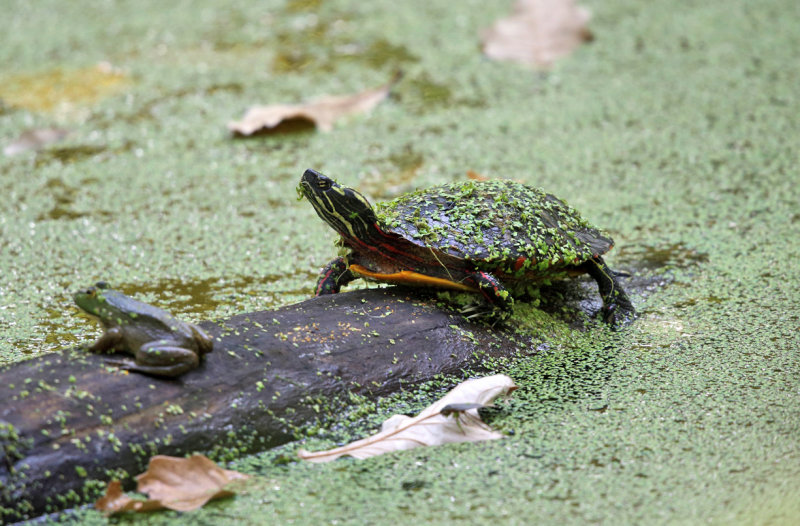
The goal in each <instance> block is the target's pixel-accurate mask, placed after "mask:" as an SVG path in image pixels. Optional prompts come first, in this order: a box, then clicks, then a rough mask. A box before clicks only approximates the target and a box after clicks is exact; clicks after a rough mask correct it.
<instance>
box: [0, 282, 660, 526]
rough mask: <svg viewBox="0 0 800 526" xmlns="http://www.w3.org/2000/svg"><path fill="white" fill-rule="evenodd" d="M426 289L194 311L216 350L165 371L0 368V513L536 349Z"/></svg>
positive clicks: (88, 363) (580, 310) (575, 300)
mask: <svg viewBox="0 0 800 526" xmlns="http://www.w3.org/2000/svg"><path fill="white" fill-rule="evenodd" d="M564 283H565V284H564V285H555V286H553V287H550V288H548V289H547V290H548V291H549V292H548V294H547V295H545V300H544V302H543V303H544V307H545V310H551V311H552V312H558V313H559V314H558V315H559V316H564V312H565V307H566V311H568V312H572V313H573V316H572V324H573V326H574V327H575V328H578V329H581V328H583V323H584V322H585V320H586V319H587V317H592V316H594V315H595V314H596V312H597V311H598V310H599V308H600V306H601V304H600V301H599V298H598V297H597V288H596V285H595V284H594V283H593V282H591V281H589V280H586V279H584V280H583V281H581V280H572V281H568V282H564ZM661 284H663V282H662V281H661V280H660V278H658V277H651V278H633V279H631V280H630V282H629V283H628V284H627V285H626V288H627V290H628V292H629V294H631V293H632V297H634V298H636V297H639V298H641V296H642V295H643V294H647V290H653V289H654V288H655V287H657V286H659V285H661ZM425 297H426V296H425V295H424V293H421V292H420V291H414V290H410V289H403V288H399V287H390V288H377V289H369V290H360V291H354V292H348V293H341V294H336V295H331V296H322V297H318V298H312V299H309V300H307V301H304V302H302V303H298V304H296V305H291V306H287V307H283V308H280V309H277V310H272V311H262V312H254V313H248V314H241V315H237V316H234V317H232V318H230V319H227V320H219V321H215V322H201V323H200V324H199V325H200V326H201V327H202V328H203V329H204V330H206V331H207V332H208V333H209V334H210V335H211V336H213V337H214V351H213V352H212V353H211V354H209V355H207V356H206V359H205V360H204V363H203V364H201V366H200V367H199V368H198V369H195V370H193V371H190V372H188V373H186V374H184V375H183V376H180V377H178V378H175V379H166V378H158V377H153V376H146V375H142V374H138V373H127V372H125V371H121V370H119V369H117V368H115V367H112V366H108V365H106V364H104V359H105V356H102V355H95V354H91V353H87V352H86V351H84V350H82V349H69V350H64V351H62V352H59V353H53V354H48V355H45V356H42V357H39V358H35V359H32V360H29V361H25V362H21V363H17V364H12V365H10V366H6V367H5V368H2V369H0V404H1V405H0V521H12V520H23V519H27V518H31V517H35V516H37V515H40V514H43V513H49V512H55V511H58V510H62V509H64V508H67V507H71V506H75V505H80V504H83V503H85V502H88V501H90V500H92V499H95V498H97V497H98V496H99V495H100V494H101V492H102V490H103V489H104V488H105V485H106V484H107V482H108V481H109V480H111V479H112V478H119V479H122V480H123V482H127V486H128V487H130V486H131V485H132V479H131V477H132V476H133V475H135V474H137V473H140V472H142V471H144V469H145V468H146V466H147V462H148V460H149V458H150V457H151V456H153V455H156V454H164V455H176V456H182V455H185V454H187V453H190V452H194V451H197V452H206V453H211V454H212V456H216V457H218V458H220V457H221V458H232V457H238V456H241V455H244V454H247V453H253V452H257V451H263V450H265V449H267V448H270V447H274V446H276V445H280V444H284V443H286V442H289V441H291V440H294V439H296V438H298V437H300V436H303V434H304V433H303V426H307V425H312V426H313V425H319V424H322V425H324V424H325V423H329V422H331V421H333V420H334V419H335V417H336V415H337V414H338V413H339V412H340V410H341V409H343V408H344V407H345V405H346V403H347V396H346V395H347V394H348V393H355V394H358V395H362V396H365V397H367V398H377V397H379V396H385V395H388V394H390V393H393V392H397V391H398V390H400V389H401V388H410V387H412V386H413V385H414V384H417V383H420V382H424V381H428V380H431V379H433V378H434V377H435V376H437V375H441V374H444V375H451V374H455V375H458V376H462V375H463V373H462V371H463V370H464V369H465V368H467V367H471V366H476V365H479V363H478V362H480V361H481V360H482V359H484V358H487V357H507V356H512V355H515V354H516V353H518V352H519V351H523V352H525V353H528V354H529V353H532V352H535V351H534V350H533V349H534V347H535V346H534V345H533V338H532V337H531V338H521V337H520V336H519V335H518V334H516V333H515V332H514V331H513V328H512V327H508V326H506V327H505V328H503V327H494V328H492V327H489V326H488V325H486V324H475V323H471V322H470V321H468V320H467V319H465V318H464V317H463V316H461V315H459V314H457V313H454V312H451V311H448V310H442V309H440V308H438V307H437V306H436V302H435V300H427V301H426V300H421V299H420V298H425ZM547 297H551V298H555V300H554V301H552V302H549V301H548V300H547ZM548 305H549V307H548ZM86 343H87V344H89V343H91V341H87V342H86ZM539 343H541V339H538V340H536V344H537V345H538V344H539ZM306 429H308V428H306ZM214 454H215V455H214Z"/></svg>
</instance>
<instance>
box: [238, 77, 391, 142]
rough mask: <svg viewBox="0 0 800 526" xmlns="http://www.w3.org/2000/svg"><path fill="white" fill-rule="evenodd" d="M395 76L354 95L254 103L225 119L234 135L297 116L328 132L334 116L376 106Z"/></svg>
mask: <svg viewBox="0 0 800 526" xmlns="http://www.w3.org/2000/svg"><path fill="white" fill-rule="evenodd" d="M398 79H399V76H397V75H396V76H395V77H394V78H393V79H392V80H391V81H389V82H388V83H387V84H384V85H383V86H380V87H378V88H375V89H372V90H367V91H363V92H361V93H357V94H355V95H345V96H328V97H322V98H319V99H315V100H312V101H310V102H307V103H305V104H273V105H270V106H254V107H252V108H250V109H249V110H247V112H246V113H245V114H244V117H242V120H240V121H233V122H229V123H228V129H229V130H231V131H232V132H233V133H235V134H238V135H252V134H254V133H256V132H258V131H262V130H270V129H274V128H276V127H277V126H278V125H279V124H281V123H286V122H288V121H298V120H299V121H306V122H310V123H312V124H314V125H315V126H316V127H317V128H319V129H320V130H321V131H324V132H328V131H331V130H332V129H333V124H334V122H336V121H337V120H338V119H340V118H342V117H346V116H348V115H355V114H358V113H365V112H368V111H370V110H371V109H372V108H374V107H375V106H377V105H378V104H379V103H380V102H381V101H382V100H383V99H385V98H386V97H387V96H388V95H389V92H390V91H391V89H392V87H393V86H394V84H395V83H396V82H397V80H398Z"/></svg>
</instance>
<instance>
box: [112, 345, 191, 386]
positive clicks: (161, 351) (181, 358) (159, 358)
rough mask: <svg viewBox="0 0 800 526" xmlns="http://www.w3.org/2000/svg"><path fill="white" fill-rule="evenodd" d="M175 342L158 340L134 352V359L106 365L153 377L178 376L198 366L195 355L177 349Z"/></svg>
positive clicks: (124, 359)
mask: <svg viewBox="0 0 800 526" xmlns="http://www.w3.org/2000/svg"><path fill="white" fill-rule="evenodd" d="M175 343H177V342H170V341H164V340H158V341H155V342H151V343H148V344H145V345H142V347H141V348H140V349H139V350H138V351H136V354H135V359H130V358H120V359H108V360H106V363H108V364H110V365H116V366H118V367H120V368H122V369H125V370H127V371H135V372H137V373H144V374H151V375H153V376H168V377H175V376H180V375H182V374H183V373H185V372H188V371H191V370H192V369H196V368H197V366H198V365H200V359H199V358H198V356H197V353H196V352H195V351H193V350H191V349H185V348H183V347H178V346H177V345H170V344H175Z"/></svg>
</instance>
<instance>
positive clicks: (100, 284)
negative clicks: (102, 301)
mask: <svg viewBox="0 0 800 526" xmlns="http://www.w3.org/2000/svg"><path fill="white" fill-rule="evenodd" d="M94 286H95V287H97V288H98V289H107V288H108V283H106V282H105V281H98V282H97V283H95V284H94Z"/></svg>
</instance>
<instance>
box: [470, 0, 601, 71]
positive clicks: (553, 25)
mask: <svg viewBox="0 0 800 526" xmlns="http://www.w3.org/2000/svg"><path fill="white" fill-rule="evenodd" d="M590 16H591V15H590V13H589V11H588V10H587V9H585V8H583V7H579V6H577V5H575V2H574V0H518V1H517V3H516V4H515V5H514V13H513V14H512V15H511V16H509V17H506V18H501V19H499V20H497V21H496V22H495V23H494V25H493V26H492V27H490V28H489V29H487V30H485V31H484V33H483V35H482V37H483V52H484V53H485V54H486V56H487V57H489V58H492V59H494V60H507V61H511V62H518V63H520V64H525V65H526V66H531V67H540V68H546V67H549V66H550V65H552V63H553V62H554V61H555V60H556V59H558V58H560V57H562V56H564V55H567V54H569V53H571V52H572V50H573V49H575V48H576V47H578V46H579V45H580V44H581V43H582V42H584V41H588V40H591V39H592V34H591V32H590V31H589V30H588V29H587V28H586V23H587V22H588V21H589V18H590Z"/></svg>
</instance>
